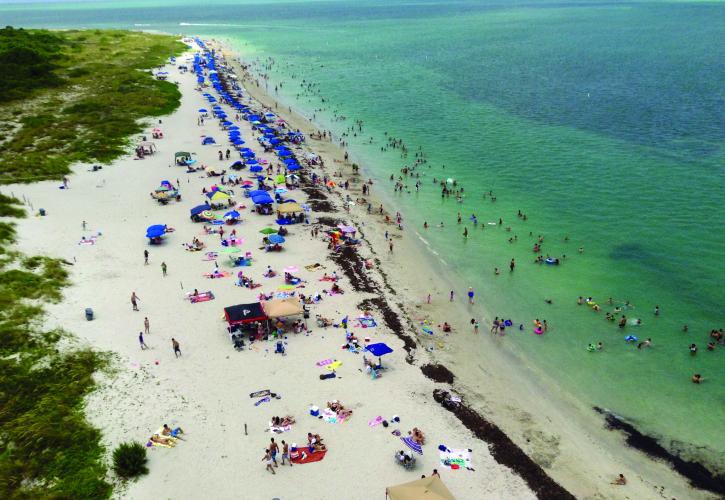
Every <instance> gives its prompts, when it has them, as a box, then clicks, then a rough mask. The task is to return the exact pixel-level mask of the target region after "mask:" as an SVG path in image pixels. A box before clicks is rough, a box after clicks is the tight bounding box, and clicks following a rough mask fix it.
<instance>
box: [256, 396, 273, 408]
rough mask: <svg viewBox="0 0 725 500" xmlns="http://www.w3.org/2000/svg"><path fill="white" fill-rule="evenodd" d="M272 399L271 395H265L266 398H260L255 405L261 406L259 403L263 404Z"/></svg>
mask: <svg viewBox="0 0 725 500" xmlns="http://www.w3.org/2000/svg"><path fill="white" fill-rule="evenodd" d="M270 401H272V399H270V397H269V396H267V397H264V398H262V399H260V400H259V401H257V402H256V403H254V406H259V405H261V404H262V403H269V402H270Z"/></svg>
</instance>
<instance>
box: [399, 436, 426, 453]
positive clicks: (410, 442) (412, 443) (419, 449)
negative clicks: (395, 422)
mask: <svg viewBox="0 0 725 500" xmlns="http://www.w3.org/2000/svg"><path fill="white" fill-rule="evenodd" d="M400 440H401V441H402V442H404V443H405V444H406V445H407V446H408V448H410V449H411V450H413V451H414V452H416V453H417V454H418V455H422V454H423V448H422V447H421V446H420V445H419V444H418V443H416V442H415V441H413V438H412V437H410V436H405V437H402V438H400Z"/></svg>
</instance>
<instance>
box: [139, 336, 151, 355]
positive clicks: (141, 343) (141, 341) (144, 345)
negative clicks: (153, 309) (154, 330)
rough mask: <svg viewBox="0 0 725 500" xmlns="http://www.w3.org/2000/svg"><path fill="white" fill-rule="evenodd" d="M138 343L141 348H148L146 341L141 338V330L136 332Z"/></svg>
mask: <svg viewBox="0 0 725 500" xmlns="http://www.w3.org/2000/svg"><path fill="white" fill-rule="evenodd" d="M138 343H139V344H140V345H141V350H142V351H143V350H146V349H148V348H149V346H147V345H146V342H144V340H143V332H138Z"/></svg>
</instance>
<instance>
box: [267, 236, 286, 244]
mask: <svg viewBox="0 0 725 500" xmlns="http://www.w3.org/2000/svg"><path fill="white" fill-rule="evenodd" d="M284 241H285V240H284V238H283V237H282V236H280V235H278V234H272V235H270V236H269V242H270V243H274V244H275V245H281V244H282V243H284Z"/></svg>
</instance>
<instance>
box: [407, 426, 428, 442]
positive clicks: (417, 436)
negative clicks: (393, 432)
mask: <svg viewBox="0 0 725 500" xmlns="http://www.w3.org/2000/svg"><path fill="white" fill-rule="evenodd" d="M410 434H411V438H412V439H413V441H415V442H416V443H418V444H425V435H424V434H423V432H422V431H421V430H420V429H418V428H417V427H413V430H412V431H410Z"/></svg>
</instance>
